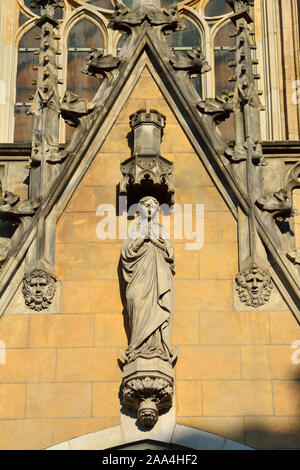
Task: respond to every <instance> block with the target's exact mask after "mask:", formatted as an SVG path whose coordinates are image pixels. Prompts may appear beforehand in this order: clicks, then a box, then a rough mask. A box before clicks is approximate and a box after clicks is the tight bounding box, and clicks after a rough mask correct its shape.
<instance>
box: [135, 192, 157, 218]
mask: <svg viewBox="0 0 300 470" xmlns="http://www.w3.org/2000/svg"><path fill="white" fill-rule="evenodd" d="M138 212H139V215H140V217H141V218H142V219H147V220H149V221H150V220H154V221H155V220H156V219H157V215H158V212H159V202H158V200H157V199H155V197H153V196H145V197H143V198H142V199H140V200H139V203H138Z"/></svg>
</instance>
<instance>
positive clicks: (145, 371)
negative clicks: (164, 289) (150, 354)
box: [121, 357, 174, 428]
mask: <svg viewBox="0 0 300 470" xmlns="http://www.w3.org/2000/svg"><path fill="white" fill-rule="evenodd" d="M121 391H122V398H123V404H124V405H125V406H126V407H127V408H129V409H132V410H135V411H137V418H138V421H139V422H140V423H141V424H142V425H143V426H144V427H146V428H149V427H153V426H154V425H155V423H156V422H157V420H158V417H159V415H160V414H162V413H164V412H166V411H168V410H169V409H170V408H171V407H172V402H173V395H174V378H173V372H172V364H170V363H169V362H166V361H163V360H162V359H160V358H159V357H157V358H155V359H151V361H149V359H144V358H141V357H139V358H137V359H136V360H135V361H133V362H131V363H126V364H125V365H124V369H123V381H122V385H121Z"/></svg>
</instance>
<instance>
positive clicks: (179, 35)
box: [166, 18, 202, 95]
mask: <svg viewBox="0 0 300 470" xmlns="http://www.w3.org/2000/svg"><path fill="white" fill-rule="evenodd" d="M182 21H183V23H184V25H185V27H186V29H184V30H182V31H178V32H175V33H172V34H170V35H169V36H167V38H166V39H167V42H168V44H169V46H170V47H171V48H172V50H173V51H174V53H175V54H180V53H185V52H187V51H188V50H190V49H192V48H193V47H197V46H201V36H200V32H199V30H198V28H197V27H196V26H195V25H194V24H193V23H192V22H191V21H189V20H188V19H186V18H182ZM194 85H195V88H196V90H197V92H198V93H199V95H201V94H202V78H201V75H200V76H199V77H197V78H195V79H194Z"/></svg>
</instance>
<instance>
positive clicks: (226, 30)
mask: <svg viewBox="0 0 300 470" xmlns="http://www.w3.org/2000/svg"><path fill="white" fill-rule="evenodd" d="M235 31H236V28H235V26H234V24H233V23H231V22H230V23H228V24H227V25H225V26H224V27H223V28H222V29H220V31H219V32H218V33H217V35H216V37H215V44H214V47H215V81H216V93H218V92H220V91H223V90H232V89H233V88H234V82H229V81H228V79H229V77H230V76H231V75H233V74H234V69H231V68H230V67H228V64H229V62H230V61H231V60H233V59H234V55H233V53H232V52H230V50H229V49H230V48H231V47H233V46H234V45H235V38H234V37H233V38H231V37H230V33H233V32H235Z"/></svg>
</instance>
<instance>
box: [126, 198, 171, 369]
mask: <svg viewBox="0 0 300 470" xmlns="http://www.w3.org/2000/svg"><path fill="white" fill-rule="evenodd" d="M158 211H159V203H158V201H157V200H156V199H155V198H154V197H152V196H146V197H144V198H142V199H141V200H140V201H139V204H138V213H139V216H138V218H137V219H136V220H135V221H134V223H133V227H132V228H131V230H130V233H129V238H128V239H127V240H124V241H123V245H122V255H121V262H122V271H123V276H124V279H125V281H126V282H127V289H126V300H127V313H128V317H129V326H130V331H131V337H130V344H129V346H128V349H127V350H126V353H125V356H126V362H127V363H130V362H132V361H134V360H135V359H137V358H139V357H140V358H144V359H153V358H160V359H162V360H164V361H168V362H169V363H172V361H173V358H172V352H171V317H172V314H173V305H174V285H173V275H174V274H175V270H174V250H173V246H172V243H171V241H170V237H169V234H168V232H167V231H166V230H165V229H164V228H163V227H162V226H161V225H160V224H159V223H158Z"/></svg>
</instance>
